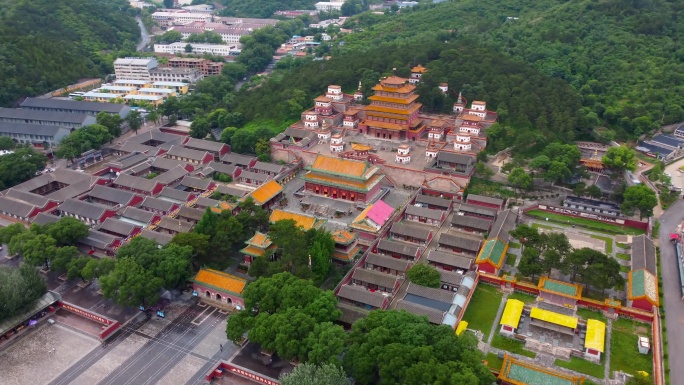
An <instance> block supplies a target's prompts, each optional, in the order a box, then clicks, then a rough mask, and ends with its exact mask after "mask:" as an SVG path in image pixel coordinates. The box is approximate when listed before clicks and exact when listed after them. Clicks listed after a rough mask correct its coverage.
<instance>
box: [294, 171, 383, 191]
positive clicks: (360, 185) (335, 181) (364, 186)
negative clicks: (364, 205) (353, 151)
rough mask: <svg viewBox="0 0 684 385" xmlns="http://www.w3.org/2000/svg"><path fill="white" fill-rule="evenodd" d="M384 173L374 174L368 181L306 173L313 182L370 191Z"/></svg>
mask: <svg viewBox="0 0 684 385" xmlns="http://www.w3.org/2000/svg"><path fill="white" fill-rule="evenodd" d="M382 177H383V175H373V176H372V177H371V178H370V179H368V180H366V181H360V180H349V179H340V178H338V177H335V176H332V175H325V174H313V173H309V174H307V175H305V177H304V178H305V179H306V180H308V181H311V182H313V183H320V184H324V185H334V186H339V187H343V188H344V187H346V188H353V189H356V190H359V191H368V190H370V189H371V188H372V186H374V185H375V183H376V182H378V181H380V179H381V178H382Z"/></svg>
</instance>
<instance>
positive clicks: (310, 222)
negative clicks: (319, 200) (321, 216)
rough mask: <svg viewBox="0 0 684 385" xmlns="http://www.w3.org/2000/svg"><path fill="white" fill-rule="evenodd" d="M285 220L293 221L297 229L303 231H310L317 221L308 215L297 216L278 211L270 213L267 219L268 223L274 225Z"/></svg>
mask: <svg viewBox="0 0 684 385" xmlns="http://www.w3.org/2000/svg"><path fill="white" fill-rule="evenodd" d="M286 219H291V220H293V221H295V223H296V224H297V226H298V227H301V228H303V229H304V230H305V231H306V230H311V229H312V228H314V227H317V226H315V225H316V221H317V219H316V218H314V217H311V216H308V215H304V214H297V213H291V212H288V211H283V210H280V209H275V210H273V212H272V213H271V216H270V217H269V218H268V220H269V222H271V223H275V222H278V221H283V220H286Z"/></svg>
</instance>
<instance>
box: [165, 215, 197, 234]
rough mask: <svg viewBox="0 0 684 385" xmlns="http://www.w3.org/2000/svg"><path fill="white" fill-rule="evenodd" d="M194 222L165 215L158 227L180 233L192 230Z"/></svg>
mask: <svg viewBox="0 0 684 385" xmlns="http://www.w3.org/2000/svg"><path fill="white" fill-rule="evenodd" d="M192 226H193V225H192V223H190V222H185V221H182V220H180V219H178V218H171V217H163V218H162V219H161V220H160V221H159V223H158V224H157V228H160V229H167V230H171V231H175V232H179V233H187V232H188V231H190V230H192Z"/></svg>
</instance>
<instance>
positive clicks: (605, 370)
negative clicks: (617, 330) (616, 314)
mask: <svg viewBox="0 0 684 385" xmlns="http://www.w3.org/2000/svg"><path fill="white" fill-rule="evenodd" d="M612 335H613V320H612V319H610V318H608V319H607V320H606V337H605V341H606V348H605V350H606V351H605V352H604V353H603V354H604V357H605V358H604V362H605V366H604V367H603V377H604V378H606V379H608V378H610V341H611V337H612Z"/></svg>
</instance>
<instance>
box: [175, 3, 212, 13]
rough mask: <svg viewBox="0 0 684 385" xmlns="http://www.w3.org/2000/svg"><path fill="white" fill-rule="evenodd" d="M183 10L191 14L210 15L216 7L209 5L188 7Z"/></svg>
mask: <svg viewBox="0 0 684 385" xmlns="http://www.w3.org/2000/svg"><path fill="white" fill-rule="evenodd" d="M181 9H183V10H185V11H188V12H190V13H202V14H205V15H210V14H211V13H212V12H214V6H213V5H209V4H197V5H186V6H183V7H181Z"/></svg>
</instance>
